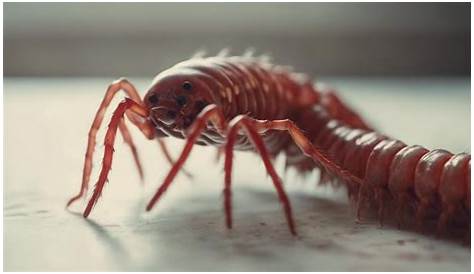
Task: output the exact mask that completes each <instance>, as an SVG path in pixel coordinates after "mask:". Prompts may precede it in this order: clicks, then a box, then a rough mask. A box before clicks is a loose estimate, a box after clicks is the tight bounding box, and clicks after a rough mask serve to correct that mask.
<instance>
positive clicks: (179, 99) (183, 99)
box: [176, 96, 187, 106]
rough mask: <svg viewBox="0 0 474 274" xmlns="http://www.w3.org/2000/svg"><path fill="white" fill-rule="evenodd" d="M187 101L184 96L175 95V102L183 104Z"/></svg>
mask: <svg viewBox="0 0 474 274" xmlns="http://www.w3.org/2000/svg"><path fill="white" fill-rule="evenodd" d="M186 102H187V99H186V97H185V96H178V97H176V103H178V105H180V106H184V105H185V104H186Z"/></svg>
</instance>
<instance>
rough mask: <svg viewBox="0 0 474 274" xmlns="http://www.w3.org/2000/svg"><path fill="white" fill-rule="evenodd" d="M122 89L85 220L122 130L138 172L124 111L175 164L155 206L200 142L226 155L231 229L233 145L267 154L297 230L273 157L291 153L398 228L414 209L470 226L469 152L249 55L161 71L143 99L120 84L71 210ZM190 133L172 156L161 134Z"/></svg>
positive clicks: (445, 222) (291, 160) (290, 161)
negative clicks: (421, 137)
mask: <svg viewBox="0 0 474 274" xmlns="http://www.w3.org/2000/svg"><path fill="white" fill-rule="evenodd" d="M119 91H124V92H125V94H126V95H127V97H126V98H125V99H124V101H122V102H121V103H120V104H119V105H118V106H117V108H116V109H115V111H114V113H113V115H112V118H111V120H110V123H109V125H108V129H107V132H106V136H105V140H104V146H105V150H104V156H103V162H102V168H101V171H100V175H99V178H98V181H97V183H96V185H95V188H94V191H93V194H92V197H91V198H90V200H89V202H88V204H87V207H86V208H85V210H84V214H83V215H84V217H88V216H89V214H90V213H91V210H92V208H93V206H94V205H95V204H96V202H97V200H98V199H99V197H100V195H101V193H102V190H103V188H104V185H105V183H106V182H107V176H108V173H109V171H110V168H111V166H112V156H113V152H114V148H113V146H114V142H115V137H116V134H117V130H120V133H121V134H122V136H123V138H124V140H125V142H126V143H127V144H128V145H129V146H130V148H131V150H132V153H133V156H134V159H135V162H136V165H137V167H138V170H139V173H140V175H141V174H142V168H141V164H140V161H139V157H138V154H137V151H136V149H135V145H134V143H133V140H132V138H131V135H130V133H129V131H128V128H127V126H126V124H125V117H126V118H127V119H128V121H130V122H131V123H132V124H133V125H135V126H136V127H137V128H138V129H139V130H140V131H141V132H142V133H143V134H144V135H145V137H146V138H147V139H149V140H152V139H157V140H158V142H159V143H160V147H161V148H162V150H163V152H164V154H165V156H166V159H168V161H169V162H170V163H171V164H172V167H171V170H170V171H169V173H168V175H167V176H166V178H165V179H164V181H163V183H162V184H161V186H160V187H159V188H158V190H157V191H156V193H155V195H154V196H153V197H152V199H151V200H150V202H149V203H148V205H147V207H146V210H147V211H149V210H151V209H152V208H153V206H154V205H155V204H156V203H157V202H158V200H159V199H160V198H161V196H162V195H163V194H164V193H165V191H166V190H167V189H168V187H169V186H170V185H171V184H172V182H173V179H174V177H175V176H176V175H177V173H178V172H179V171H182V170H183V169H182V168H183V165H184V163H185V161H186V159H187V158H188V156H189V155H190V153H191V150H192V148H193V146H194V145H195V144H198V145H210V146H215V147H218V148H219V151H221V153H223V154H224V155H225V160H224V171H225V178H224V190H223V193H224V209H225V216H226V225H227V227H228V228H231V227H232V199H231V198H232V192H231V173H232V168H233V161H232V159H233V151H234V150H240V151H253V152H255V153H257V154H259V155H260V157H261V159H262V161H263V163H264V166H265V168H266V170H267V172H268V174H269V175H270V177H271V180H272V182H273V185H274V187H275V189H276V192H277V194H278V197H279V200H280V202H281V204H282V206H283V210H284V213H285V217H286V220H287V223H288V226H289V230H290V232H291V233H292V234H296V227H295V224H294V221H293V215H292V209H291V204H290V201H289V199H288V197H287V195H286V193H285V190H284V187H283V184H282V181H281V179H280V177H279V176H278V175H277V173H276V171H275V169H274V167H273V164H272V159H273V158H275V157H276V156H277V155H278V154H280V153H283V154H284V155H286V165H287V167H293V168H295V169H297V170H298V171H300V172H303V173H304V172H307V171H311V170H313V169H318V170H320V174H321V182H328V181H337V182H339V184H342V185H344V186H346V187H347V190H348V194H349V197H350V199H351V201H353V202H354V203H355V204H356V205H357V215H358V217H359V216H360V212H361V210H362V208H363V207H364V205H370V206H372V207H374V208H373V209H374V211H375V210H376V212H378V218H379V220H380V223H381V224H382V223H383V220H384V216H385V214H386V213H385V212H386V211H387V210H393V212H395V213H396V215H395V216H396V219H397V222H398V224H401V223H403V216H404V212H406V211H407V209H409V208H412V209H414V210H412V211H413V214H414V215H415V219H416V220H417V224H418V226H419V227H420V226H422V225H423V222H424V220H426V219H427V218H431V219H433V218H434V220H435V221H437V229H438V232H444V231H446V230H447V229H448V228H449V227H451V226H453V225H457V226H459V225H461V226H462V225H464V226H465V227H468V224H470V189H471V188H470V184H471V182H470V168H471V156H470V154H467V153H458V154H452V153H450V152H448V151H445V150H441V149H435V150H431V151H430V150H428V149H426V148H424V147H422V146H418V145H406V144H405V143H403V142H402V141H399V140H396V139H392V138H390V137H388V136H385V135H383V134H380V133H378V132H376V131H374V130H373V129H372V128H371V127H370V126H369V125H368V124H367V123H366V122H365V121H364V120H363V119H362V118H361V117H360V116H359V115H358V114H357V113H356V112H355V111H353V110H352V109H351V108H350V107H349V106H348V105H346V104H345V103H344V102H343V101H342V99H341V98H339V96H338V95H337V94H336V93H335V92H334V91H332V90H328V89H324V88H321V87H319V86H317V85H314V83H313V82H312V81H311V79H310V78H308V77H307V76H305V75H303V74H298V73H294V72H292V71H291V70H289V69H287V68H286V67H283V66H278V65H274V64H272V63H271V62H270V61H268V60H266V59H265V58H261V57H253V56H251V55H243V56H227V55H217V56H213V57H203V56H197V57H194V58H191V59H189V60H186V61H183V62H180V63H178V64H176V65H175V66H173V67H171V68H169V69H168V70H165V71H163V72H161V73H160V74H158V75H157V76H156V77H155V79H154V80H153V82H152V84H151V86H150V88H149V90H148V91H147V93H146V96H145V97H144V99H143V100H142V99H141V98H140V96H139V94H138V92H137V90H136V88H135V87H134V86H133V85H132V84H131V83H130V82H129V81H127V80H126V79H119V80H117V81H115V82H113V83H112V84H111V85H110V86H109V87H108V89H107V91H106V94H105V96H104V99H103V101H102V103H101V105H100V107H99V109H98V111H97V113H96V115H95V118H94V121H93V123H92V126H91V129H90V131H89V135H88V144H87V150H86V156H85V161H84V169H83V177H82V184H81V188H80V191H79V193H78V194H77V195H76V196H74V197H72V198H71V199H70V200H69V202H68V206H69V205H70V204H72V203H73V202H74V201H76V200H77V199H79V198H80V197H83V196H84V195H86V193H87V190H88V185H89V180H90V174H91V170H92V160H93V159H92V157H93V152H94V147H95V144H96V134H97V131H98V130H99V128H100V126H101V124H102V121H103V119H104V113H105V111H106V109H107V107H108V106H109V104H110V102H111V100H112V99H113V98H114V96H115V95H116V94H117V92H119ZM167 136H173V137H177V138H181V139H186V143H185V145H184V148H183V151H182V152H181V154H180V156H179V158H178V159H177V160H176V161H174V160H173V159H172V158H171V157H170V155H169V154H168V151H167V149H166V146H165V143H164V141H163V138H164V137H167Z"/></svg>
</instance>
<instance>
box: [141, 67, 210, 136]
mask: <svg viewBox="0 0 474 274" xmlns="http://www.w3.org/2000/svg"><path fill="white" fill-rule="evenodd" d="M203 88H205V87H203V86H202V83H201V82H200V81H198V80H197V79H196V77H193V75H192V74H191V73H183V72H175V71H173V70H171V71H165V72H163V73H161V74H159V75H158V76H157V77H156V78H155V80H154V81H153V83H152V85H151V87H150V89H149V90H148V92H147V94H146V96H145V99H144V100H145V105H146V106H147V108H148V109H149V110H150V120H151V121H152V122H153V123H154V124H155V126H156V127H157V129H159V130H162V131H164V132H183V130H185V129H186V128H188V127H189V126H190V125H191V124H192V123H193V121H194V120H195V118H196V117H197V115H198V114H199V113H200V112H201V111H202V109H203V108H204V107H205V106H206V105H208V104H209V101H208V100H206V99H205V98H204V96H203V94H205V93H204V92H203V91H202V90H203Z"/></svg>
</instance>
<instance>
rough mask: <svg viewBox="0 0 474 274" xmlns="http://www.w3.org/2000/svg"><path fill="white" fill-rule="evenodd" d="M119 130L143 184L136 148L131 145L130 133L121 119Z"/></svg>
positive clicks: (141, 169)
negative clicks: (130, 152)
mask: <svg viewBox="0 0 474 274" xmlns="http://www.w3.org/2000/svg"><path fill="white" fill-rule="evenodd" d="M119 129H120V132H121V133H122V136H123V140H124V141H125V143H126V144H127V145H128V146H129V147H130V149H131V151H132V155H133V160H134V161H135V165H136V166H137V169H138V173H139V175H140V181H141V182H142V183H143V168H142V165H141V163H140V158H139V157H138V152H137V148H136V146H135V144H134V143H133V139H132V135H131V134H130V131H128V128H127V126H126V125H125V120H124V119H123V118H122V119H120V122H119Z"/></svg>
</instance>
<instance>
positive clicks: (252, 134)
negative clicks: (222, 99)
mask: <svg viewBox="0 0 474 274" xmlns="http://www.w3.org/2000/svg"><path fill="white" fill-rule="evenodd" d="M253 122H254V120H253V119H251V118H248V117H246V116H238V117H236V118H234V119H233V120H232V121H231V123H230V126H229V131H228V136H227V144H226V148H225V152H226V158H225V188H224V198H225V211H226V220H227V227H229V228H230V227H231V226H232V213H231V208H232V206H231V201H230V199H231V192H230V185H231V172H232V156H233V155H232V150H233V146H234V143H235V138H236V135H237V132H238V130H239V129H240V127H243V128H244V129H245V131H246V134H247V136H248V137H249V138H250V139H251V141H252V143H253V144H254V146H255V148H256V149H257V151H258V153H259V154H260V156H261V158H262V161H263V163H264V165H265V168H266V169H267V172H268V174H269V175H270V177H271V178H272V182H273V184H274V186H275V188H276V191H277V193H278V198H279V200H280V202H281V203H282V205H283V208H284V211H285V217H286V220H287V223H288V227H289V229H290V232H291V234H293V235H296V229H295V224H294V221H293V214H292V211H291V204H290V201H289V199H288V196H287V195H286V193H285V190H284V189H283V184H282V182H281V179H280V177H279V176H278V175H277V173H276V171H275V169H274V167H273V164H272V161H271V157H270V155H269V154H268V151H267V149H266V147H265V144H264V142H263V140H262V138H261V137H260V135H259V133H258V132H257V130H256V128H255V124H254V123H253Z"/></svg>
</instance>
